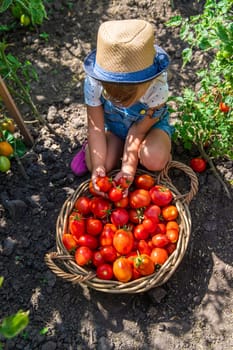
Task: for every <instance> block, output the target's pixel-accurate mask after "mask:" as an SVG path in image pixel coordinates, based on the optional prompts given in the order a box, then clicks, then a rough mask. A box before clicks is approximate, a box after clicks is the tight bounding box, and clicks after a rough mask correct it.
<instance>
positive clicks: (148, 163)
mask: <svg viewBox="0 0 233 350" xmlns="http://www.w3.org/2000/svg"><path fill="white" fill-rule="evenodd" d="M169 159H170V153H169V154H168V153H162V152H156V153H154V154H153V155H152V154H145V153H144V152H141V154H140V163H141V164H142V165H143V166H144V167H145V168H146V169H148V170H150V171H158V170H162V169H163V168H164V167H165V166H166V164H167V162H168V161H169Z"/></svg>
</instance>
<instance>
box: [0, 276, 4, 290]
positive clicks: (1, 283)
mask: <svg viewBox="0 0 233 350" xmlns="http://www.w3.org/2000/svg"><path fill="white" fill-rule="evenodd" d="M3 282H4V277H2V276H0V288H1V287H2V285H3Z"/></svg>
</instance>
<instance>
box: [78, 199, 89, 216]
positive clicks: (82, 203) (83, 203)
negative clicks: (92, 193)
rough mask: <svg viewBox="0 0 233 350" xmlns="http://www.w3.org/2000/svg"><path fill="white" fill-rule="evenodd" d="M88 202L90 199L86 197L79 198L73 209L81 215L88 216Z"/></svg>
mask: <svg viewBox="0 0 233 350" xmlns="http://www.w3.org/2000/svg"><path fill="white" fill-rule="evenodd" d="M90 200H91V199H90V198H89V197H87V196H81V197H79V198H78V199H77V200H76V202H75V204H74V207H75V209H77V210H78V211H79V212H80V213H81V214H83V215H88V214H89V213H90V212H91V210H90V206H89V204H90Z"/></svg>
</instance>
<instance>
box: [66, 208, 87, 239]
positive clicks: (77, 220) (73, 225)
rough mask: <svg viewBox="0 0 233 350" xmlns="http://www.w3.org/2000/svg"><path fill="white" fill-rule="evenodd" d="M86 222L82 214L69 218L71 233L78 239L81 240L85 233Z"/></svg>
mask: <svg viewBox="0 0 233 350" xmlns="http://www.w3.org/2000/svg"><path fill="white" fill-rule="evenodd" d="M85 229H86V228H85V220H84V219H83V216H82V214H80V213H75V214H74V215H73V213H72V215H71V216H70V217H69V232H70V233H71V234H72V235H73V236H74V237H75V238H76V239H79V237H80V236H82V235H83V234H84V233H85Z"/></svg>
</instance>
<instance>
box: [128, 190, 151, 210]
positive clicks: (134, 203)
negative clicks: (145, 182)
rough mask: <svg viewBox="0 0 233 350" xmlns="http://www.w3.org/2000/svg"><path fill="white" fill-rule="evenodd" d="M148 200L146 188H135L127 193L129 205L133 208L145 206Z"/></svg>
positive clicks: (149, 199) (148, 195)
mask: <svg viewBox="0 0 233 350" xmlns="http://www.w3.org/2000/svg"><path fill="white" fill-rule="evenodd" d="M150 201H151V197H150V193H149V191H147V190H143V189H137V190H135V191H133V192H130V193H129V205H130V207H131V208H133V209H137V208H142V207H147V206H148V205H149V204H150Z"/></svg>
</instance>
